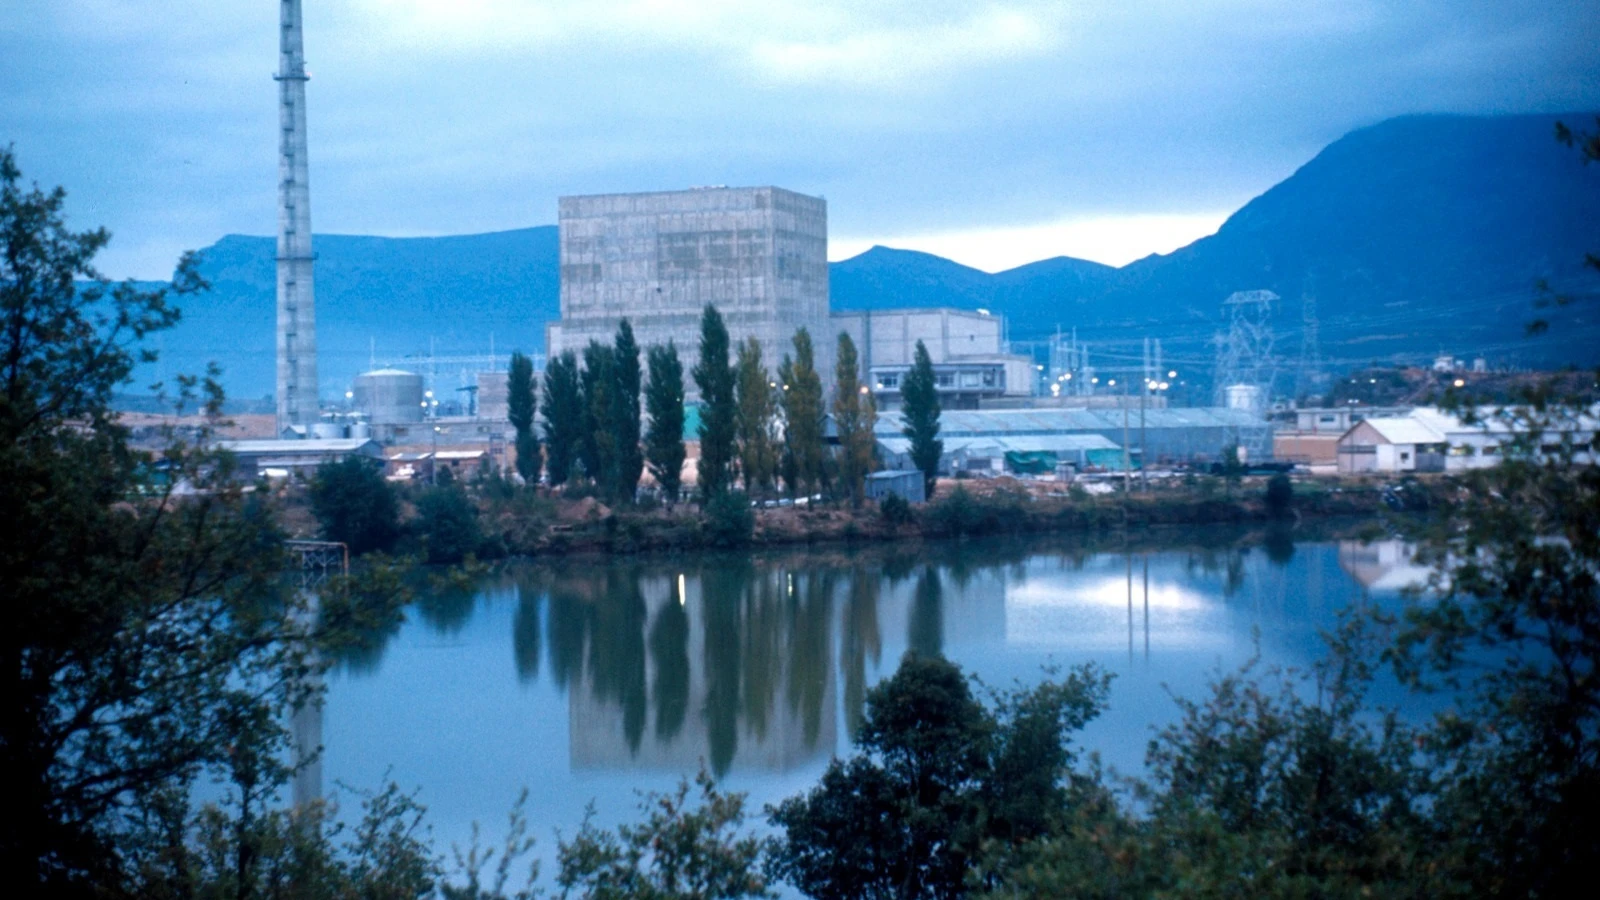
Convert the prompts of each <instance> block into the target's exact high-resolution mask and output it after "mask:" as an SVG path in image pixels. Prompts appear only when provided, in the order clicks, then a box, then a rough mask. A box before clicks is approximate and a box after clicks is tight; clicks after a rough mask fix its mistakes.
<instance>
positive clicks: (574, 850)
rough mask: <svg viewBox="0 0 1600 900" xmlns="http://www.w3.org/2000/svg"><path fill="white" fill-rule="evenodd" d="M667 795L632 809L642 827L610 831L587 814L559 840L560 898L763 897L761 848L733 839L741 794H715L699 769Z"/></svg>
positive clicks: (742, 837) (654, 796)
mask: <svg viewBox="0 0 1600 900" xmlns="http://www.w3.org/2000/svg"><path fill="white" fill-rule="evenodd" d="M695 786H696V788H697V791H696V793H697V794H698V797H697V800H698V803H697V804H695V805H691V804H690V801H689V793H690V791H689V783H688V782H687V781H680V782H679V784H678V788H677V790H675V791H673V792H672V793H668V794H654V793H652V794H647V795H645V796H644V798H643V799H642V800H641V801H640V803H639V811H640V812H641V813H643V814H644V821H642V822H641V823H639V824H637V825H623V826H620V827H619V828H618V829H617V830H616V831H615V832H611V831H607V830H604V829H599V828H596V827H595V826H594V824H593V822H592V817H593V810H592V809H591V810H590V814H589V816H588V817H586V818H585V819H584V823H583V826H582V827H581V828H580V829H579V830H578V834H577V835H576V836H575V837H574V838H573V839H572V840H571V841H563V842H561V846H560V848H559V853H558V860H559V862H560V866H561V873H560V875H559V876H558V878H557V883H558V884H560V886H561V891H562V894H561V895H562V896H563V897H566V896H569V895H572V894H576V895H577V896H579V897H582V898H585V900H679V898H683V900H690V898H694V900H700V898H707V900H709V898H729V900H734V898H739V897H768V896H772V894H771V893H770V892H769V891H768V890H767V882H766V879H765V878H764V877H763V876H762V875H761V873H760V870H759V866H758V863H759V860H760V855H761V844H760V842H759V841H758V840H756V839H755V838H753V837H749V836H747V835H743V834H741V833H740V830H739V829H740V826H741V825H742V824H743V822H744V795H743V794H728V793H724V792H722V791H719V790H718V789H717V787H716V784H715V783H714V782H713V781H712V780H711V776H710V775H708V774H707V773H706V772H705V771H704V770H702V771H701V772H700V774H699V775H698V776H697V777H696V778H695Z"/></svg>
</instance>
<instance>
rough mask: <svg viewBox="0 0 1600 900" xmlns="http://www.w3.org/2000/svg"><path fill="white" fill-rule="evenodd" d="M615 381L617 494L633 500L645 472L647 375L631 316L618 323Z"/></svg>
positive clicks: (613, 418) (613, 425)
mask: <svg viewBox="0 0 1600 900" xmlns="http://www.w3.org/2000/svg"><path fill="white" fill-rule="evenodd" d="M611 357H612V376H613V377H612V381H613V383H614V385H615V389H614V391H613V393H612V398H611V429H612V431H611V433H612V435H613V436H614V438H615V440H616V484H615V489H616V495H617V497H618V498H619V499H622V500H626V501H628V502H630V503H631V502H632V501H633V498H634V496H635V495H636V494H637V493H638V492H639V476H640V475H641V474H642V473H643V472H644V453H643V451H642V450H641V448H640V446H639V430H640V415H639V393H640V388H641V382H642V380H643V375H642V373H641V372H640V368H639V344H638V342H636V341H635V340H634V339H633V326H632V325H631V324H629V322H628V320H627V319H623V320H622V321H621V322H620V323H618V325H617V339H616V343H615V344H614V345H613V347H612V350H611Z"/></svg>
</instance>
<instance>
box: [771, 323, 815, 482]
mask: <svg viewBox="0 0 1600 900" xmlns="http://www.w3.org/2000/svg"><path fill="white" fill-rule="evenodd" d="M780 373H781V375H780V377H781V378H782V380H783V393H782V395H781V397H780V400H781V402H782V405H783V419H784V425H785V430H784V436H785V443H786V444H787V448H786V449H787V451H788V453H789V454H790V455H791V456H792V457H793V468H792V471H793V475H794V478H793V483H792V484H791V485H790V490H791V492H792V491H794V490H795V489H796V488H798V489H799V491H800V492H801V493H810V492H811V491H812V490H813V489H815V488H816V486H817V485H819V484H821V483H822V479H823V474H824V473H823V469H822V466H823V446H822V425H823V415H824V412H823V399H822V379H821V378H820V377H819V376H818V375H817V364H816V353H815V351H814V349H813V347H812V345H811V333H810V332H808V331H806V330H805V329H804V328H802V329H800V330H799V331H796V332H795V333H794V356H793V358H790V357H789V356H787V355H785V356H784V358H783V365H782V366H781V367H780Z"/></svg>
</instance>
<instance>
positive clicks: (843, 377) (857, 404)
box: [833, 331, 878, 506]
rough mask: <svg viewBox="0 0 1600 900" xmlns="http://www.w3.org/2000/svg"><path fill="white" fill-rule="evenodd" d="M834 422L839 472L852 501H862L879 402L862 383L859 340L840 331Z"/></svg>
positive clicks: (855, 502) (871, 460)
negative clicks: (837, 439) (858, 366)
mask: <svg viewBox="0 0 1600 900" xmlns="http://www.w3.org/2000/svg"><path fill="white" fill-rule="evenodd" d="M834 383H835V385H836V386H837V387H836V388H835V392H834V395H833V423H834V427H835V428H837V429H838V431H839V475H840V478H841V479H842V480H843V481H844V483H845V486H846V487H847V488H848V489H849V491H850V502H851V503H852V504H854V505H856V506H860V505H861V500H862V498H863V497H864V496H865V495H866V479H867V473H868V472H871V471H872V469H873V464H872V463H873V452H872V451H873V449H874V447H875V446H876V444H877V439H876V438H875V437H874V435H873V429H874V428H875V427H876V426H877V424H878V404H877V402H876V401H875V400H873V398H872V392H871V391H869V390H867V386H866V385H864V384H862V383H861V376H860V374H859V372H858V371H857V362H856V343H855V341H853V340H851V339H850V335H849V334H847V333H846V332H843V331H841V332H839V358H838V360H837V362H836V363H835V364H834Z"/></svg>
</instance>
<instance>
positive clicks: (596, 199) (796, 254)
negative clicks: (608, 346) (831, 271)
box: [545, 187, 833, 395]
mask: <svg viewBox="0 0 1600 900" xmlns="http://www.w3.org/2000/svg"><path fill="white" fill-rule="evenodd" d="M558 221H559V225H560V245H561V319H560V320H559V321H556V322H551V323H549V325H547V326H546V331H545V338H546V340H545V347H546V353H547V354H551V355H554V354H557V353H560V352H562V351H564V350H578V351H581V350H582V348H583V347H584V346H585V345H587V344H588V342H589V341H591V340H598V341H601V342H603V343H610V342H611V341H612V339H613V338H614V337H615V335H616V330H617V325H618V323H619V322H620V321H621V320H622V319H623V318H624V317H626V318H627V319H628V320H629V322H630V323H631V324H632V326H633V331H634V335H635V338H636V339H637V340H638V342H639V344H640V346H642V347H649V346H652V345H658V344H665V343H667V342H668V341H672V342H674V343H676V344H677V346H678V350H679V353H680V354H681V355H682V356H683V358H684V360H685V364H684V368H685V370H686V371H687V370H688V368H689V367H690V366H691V365H692V364H693V359H694V356H695V354H696V353H697V352H698V348H699V345H700V317H701V314H702V312H703V311H704V309H705V307H706V306H707V305H712V306H715V307H716V308H717V309H718V311H720V312H721V313H722V316H723V319H724V321H725V322H726V323H727V326H728V334H729V337H730V338H731V340H732V342H733V343H734V344H735V345H737V344H738V343H740V342H742V341H743V340H744V339H745V338H747V337H755V338H756V339H757V340H759V341H760V342H761V345H762V350H763V353H764V356H765V358H766V360H767V364H768V365H769V366H770V367H771V368H772V369H774V370H775V369H776V368H777V366H778V360H779V359H780V358H781V357H782V355H783V353H784V352H785V351H787V350H789V349H790V339H791V337H792V336H793V335H794V333H795V331H796V330H798V329H800V328H802V327H804V328H807V329H809V330H810V332H811V335H812V338H813V341H814V343H815V344H816V350H817V369H818V371H819V372H820V373H822V374H823V378H824V381H825V382H827V381H830V380H831V378H832V369H833V366H832V360H833V341H832V340H831V336H830V334H829V322H828V208H827V203H826V201H824V200H822V199H821V198H818V197H808V196H806V195H804V194H797V193H795V192H793V191H786V190H783V189H781V188H776V187H750V188H728V187H711V188H696V189H692V190H686V191H661V192H655V193H643V194H602V195H594V196H582V197H562V198H561V200H560V208H559V216H558ZM686 387H687V388H688V390H689V392H690V393H691V395H692V394H693V393H694V384H693V383H692V382H691V383H690V384H688V385H687V386H686Z"/></svg>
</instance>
